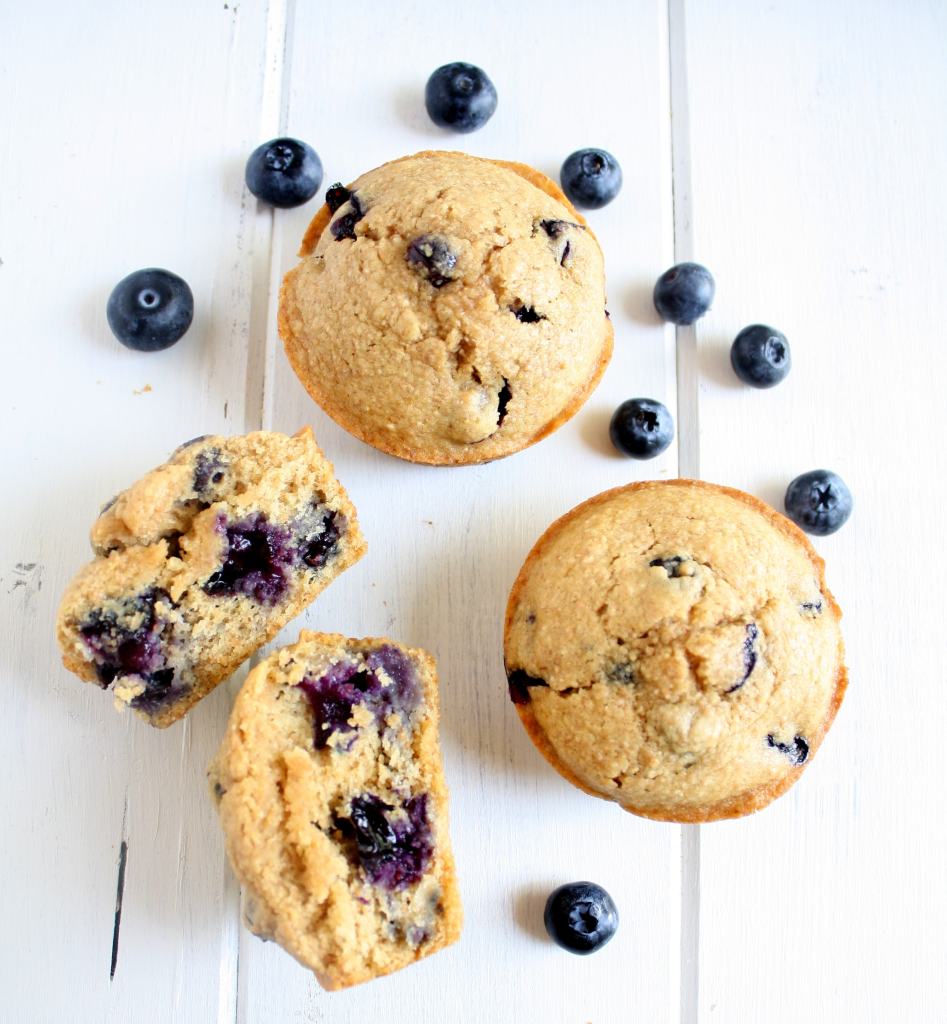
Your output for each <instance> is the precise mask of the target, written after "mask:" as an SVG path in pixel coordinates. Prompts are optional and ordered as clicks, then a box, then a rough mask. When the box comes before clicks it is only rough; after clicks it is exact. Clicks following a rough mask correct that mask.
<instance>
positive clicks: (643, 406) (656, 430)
mask: <svg viewBox="0 0 947 1024" xmlns="http://www.w3.org/2000/svg"><path fill="white" fill-rule="evenodd" d="M608 433H609V436H610V437H611V439H612V444H613V445H614V446H615V447H616V448H617V449H618V451H620V452H622V453H623V454H625V455H630V456H631V457H632V458H633V459H653V458H654V457H655V456H656V455H660V454H661V452H663V451H664V450H665V449H666V448H667V447H668V445H669V444H670V443H671V441H673V440H674V420H673V419H671V414H670V413H669V412H668V410H667V407H666V406H664V405H662V404H661V403H660V402H656V401H655V400H654V399H652V398H629V399H628V401H626V402H622V403H621V405H620V406H619V407H618V408H617V409H616V410H615V412H614V414H613V416H612V421H611V423H610V424H609V428H608Z"/></svg>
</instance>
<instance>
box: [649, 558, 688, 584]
mask: <svg viewBox="0 0 947 1024" xmlns="http://www.w3.org/2000/svg"><path fill="white" fill-rule="evenodd" d="M684 562H685V559H684V558H682V557H681V556H680V555H671V556H670V557H669V558H653V559H652V560H651V561H650V562H648V565H650V566H651V568H652V569H654V568H655V567H656V566H659V565H660V566H661V568H662V569H663V570H664V571H665V572H666V573H667V574H668V579H672V580H676V579H678V578H679V577H681V576H683V575H684V574H683V573H682V572H681V566H682V565H683V564H684Z"/></svg>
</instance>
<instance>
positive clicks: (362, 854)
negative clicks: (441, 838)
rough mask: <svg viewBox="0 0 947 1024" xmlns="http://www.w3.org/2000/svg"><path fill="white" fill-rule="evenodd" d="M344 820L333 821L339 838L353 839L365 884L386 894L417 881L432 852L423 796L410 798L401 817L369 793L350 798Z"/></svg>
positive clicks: (432, 845) (425, 795)
mask: <svg viewBox="0 0 947 1024" xmlns="http://www.w3.org/2000/svg"><path fill="white" fill-rule="evenodd" d="M351 808H352V809H351V812H350V816H349V817H348V818H340V819H336V825H337V826H338V828H339V830H340V831H341V832H342V834H343V835H345V836H347V837H349V838H350V839H352V840H354V845H355V856H356V859H357V860H358V863H359V865H360V866H361V868H362V870H363V871H364V872H365V874H366V875H367V876H368V878H369V881H371V882H372V883H373V884H374V885H377V886H379V887H380V888H382V889H387V890H388V891H389V892H392V891H397V890H400V889H405V888H407V887H408V886H409V885H414V884H415V883H416V882H419V881H420V879H421V876H422V875H423V874H424V871H425V869H426V868H427V866H428V864H429V863H430V860H431V856H432V854H433V853H434V839H433V836H432V834H431V826H430V824H429V823H428V817H427V794H421V795H419V796H414V797H411V798H410V799H409V800H407V801H406V802H405V803H404V805H403V808H402V810H403V817H400V818H394V819H393V818H392V817H389V814H388V812H391V811H393V810H395V808H394V807H393V806H392V805H391V804H389V803H386V802H385V801H384V800H382V799H381V798H380V797H377V796H375V795H374V794H373V793H365V794H364V795H362V796H357V797H354V798H353V799H352V803H351Z"/></svg>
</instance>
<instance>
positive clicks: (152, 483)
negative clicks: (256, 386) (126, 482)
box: [57, 427, 365, 726]
mask: <svg viewBox="0 0 947 1024" xmlns="http://www.w3.org/2000/svg"><path fill="white" fill-rule="evenodd" d="M91 539H92V548H93V550H94V551H95V556H96V557H95V560H94V561H92V562H90V563H89V564H87V565H86V566H84V567H83V568H82V569H81V570H80V571H79V573H78V574H77V575H76V577H75V578H74V579H73V581H72V582H71V583H70V585H69V587H68V589H67V590H66V593H65V595H64V597H63V599H62V603H61V605H60V608H59V617H58V622H57V636H58V640H59V646H60V647H61V649H62V654H63V663H64V664H65V666H66V668H68V669H69V670H70V671H71V672H74V673H75V674H76V675H77V676H79V678H80V679H84V680H86V681H87V682H90V683H95V684H96V685H98V686H101V687H102V688H103V689H106V690H107V689H111V691H112V693H113V694H114V696H115V698H116V705H117V706H118V707H120V708H121V707H124V706H125V705H128V706H130V707H132V708H133V709H134V710H135V711H136V712H137V713H138V714H139V715H141V716H142V717H143V718H145V719H146V720H147V721H148V722H150V723H151V724H152V725H156V726H166V725H170V724H171V723H172V722H174V721H176V720H177V719H178V718H180V717H181V716H182V715H183V714H184V713H185V712H186V711H187V710H188V708H190V707H191V705H192V704H194V703H195V702H196V701H198V700H200V698H201V697H203V696H204V695H205V694H206V693H209V692H210V691H211V690H212V689H213V688H214V687H215V686H216V685H217V684H218V683H219V682H221V681H222V680H224V679H226V678H227V676H229V675H230V674H231V673H232V672H233V671H234V669H236V668H237V666H238V665H239V664H240V663H241V662H242V661H244V660H246V659H247V658H248V657H249V656H250V655H251V654H252V653H253V652H254V651H255V650H257V649H258V648H259V647H261V646H262V645H263V644H265V643H267V642H268V641H269V640H271V639H272V638H273V637H274V636H275V635H276V634H277V633H278V632H279V631H280V629H282V628H283V626H285V625H286V623H287V622H289V620H290V619H292V618H293V617H294V616H295V615H297V614H298V613H299V612H300V611H302V609H303V608H305V607H306V606H307V605H308V604H310V603H311V602H312V601H313V599H314V598H315V597H316V596H317V595H318V594H319V593H321V592H322V590H323V589H324V588H325V587H326V586H327V585H328V584H329V583H331V582H332V580H334V579H335V577H336V576H338V575H339V573H341V572H342V571H343V570H344V569H347V568H348V567H349V566H350V565H352V564H353V563H355V562H356V561H358V559H359V558H361V557H362V555H363V554H364V552H365V541H364V540H363V538H362V534H361V531H360V530H359V526H358V520H357V519H356V514H355V509H354V507H353V506H352V503H351V502H350V501H349V499H348V497H347V496H346V494H345V491H343V490H342V487H341V486H340V484H339V482H338V481H337V480H336V479H335V476H334V475H333V471H332V465H331V463H330V462H329V461H328V460H327V459H326V458H325V456H324V455H323V454H322V452H321V451H320V450H319V448H318V447H317V446H316V443H315V440H314V439H313V436H312V431H311V430H309V428H308V427H307V428H306V429H305V430H301V431H300V432H299V433H298V434H295V435H294V436H292V437H287V436H286V435H285V434H276V433H265V432H260V433H255V434H247V435H246V436H243V437H200V438H196V439H195V440H193V441H189V442H187V444H184V445H182V446H181V447H180V448H178V449H177V451H175V452H174V454H173V455H172V456H171V458H170V459H169V460H168V461H167V462H165V463H164V464H163V465H161V466H159V467H158V468H157V469H154V470H152V471H151V472H150V473H148V474H147V475H145V476H144V477H142V479H141V480H139V481H138V482H137V483H135V484H133V485H132V486H131V487H129V488H128V490H126V491H123V492H122V493H121V494H119V495H118V496H117V497H116V498H113V499H112V501H110V502H109V503H108V504H107V505H106V506H105V508H104V509H103V510H102V513H101V515H100V516H99V518H98V519H97V520H96V522H95V524H94V525H93V527H92V535H91Z"/></svg>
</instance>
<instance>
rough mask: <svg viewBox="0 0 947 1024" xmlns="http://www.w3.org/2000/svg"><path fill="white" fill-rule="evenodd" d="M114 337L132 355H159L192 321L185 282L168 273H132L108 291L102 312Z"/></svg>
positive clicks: (191, 303) (154, 270) (191, 300)
mask: <svg viewBox="0 0 947 1024" xmlns="http://www.w3.org/2000/svg"><path fill="white" fill-rule="evenodd" d="M105 313H106V316H107V318H108V323H109V327H111V329H112V333H113V334H114V335H115V337H116V338H118V340H119V341H120V342H121V343H122V344H123V345H124V346H125V347H126V348H130V349H134V350H135V351H136V352H160V351H161V350H162V349H166V348H169V347H170V346H171V345H173V344H174V343H175V342H176V341H180V339H181V338H182V337H184V334H185V332H186V331H187V329H188V327H190V326H191V320H192V319H193V318H194V296H193V295H192V294H191V289H190V288H189V287H188V285H187V282H186V281H184V280H183V279H182V278H180V277H178V275H177V274H172V273H171V272H170V271H169V270H161V269H159V268H157V267H150V268H149V269H147V270H136V271H135V272H134V273H132V274H129V275H128V277H125V278H122V280H121V281H119V282H118V284H117V285H116V286H115V287H114V288H113V289H112V294H111V295H110V296H109V300H108V305H107V306H106V309H105Z"/></svg>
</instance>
